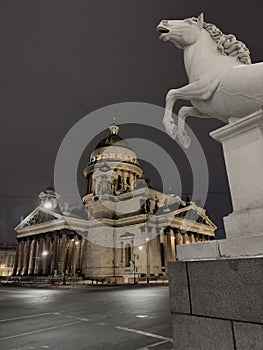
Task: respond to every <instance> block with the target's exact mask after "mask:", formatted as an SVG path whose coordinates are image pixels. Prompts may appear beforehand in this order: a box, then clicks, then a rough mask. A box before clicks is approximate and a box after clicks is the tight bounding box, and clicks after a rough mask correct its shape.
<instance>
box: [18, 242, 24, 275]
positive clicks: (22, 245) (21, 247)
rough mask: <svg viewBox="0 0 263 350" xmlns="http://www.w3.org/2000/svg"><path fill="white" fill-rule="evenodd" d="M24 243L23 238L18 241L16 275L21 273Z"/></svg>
mask: <svg viewBox="0 0 263 350" xmlns="http://www.w3.org/2000/svg"><path fill="white" fill-rule="evenodd" d="M24 244H25V242H24V241H23V240H21V241H20V244H19V254H18V256H19V258H18V268H17V274H18V275H21V273H22V269H23V259H24V254H23V252H24Z"/></svg>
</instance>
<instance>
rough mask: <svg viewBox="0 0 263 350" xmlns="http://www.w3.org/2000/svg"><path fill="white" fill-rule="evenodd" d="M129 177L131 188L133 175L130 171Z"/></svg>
mask: <svg viewBox="0 0 263 350" xmlns="http://www.w3.org/2000/svg"><path fill="white" fill-rule="evenodd" d="M129 179H130V186H131V190H132V189H133V183H134V175H133V173H132V172H131V171H130V173H129Z"/></svg>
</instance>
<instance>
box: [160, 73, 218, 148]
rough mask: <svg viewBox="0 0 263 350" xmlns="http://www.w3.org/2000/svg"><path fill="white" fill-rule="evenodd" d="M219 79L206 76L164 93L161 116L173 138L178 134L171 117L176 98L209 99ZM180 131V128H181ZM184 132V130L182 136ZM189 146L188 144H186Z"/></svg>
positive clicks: (166, 129)
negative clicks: (163, 110) (164, 100)
mask: <svg viewBox="0 0 263 350" xmlns="http://www.w3.org/2000/svg"><path fill="white" fill-rule="evenodd" d="M218 83H219V81H217V80H214V81H211V79H210V78H209V77H208V76H206V75H205V76H203V77H202V78H200V79H198V80H196V81H194V82H193V83H191V84H189V85H186V86H183V87H181V88H178V89H171V90H169V91H168V93H167V95H166V104H165V113H164V118H163V125H164V127H165V131H166V132H167V134H168V135H169V136H170V137H171V138H172V139H174V140H175V138H176V136H177V135H178V127H177V126H176V125H175V123H174V119H173V116H172V115H173V107H174V104H175V102H176V100H178V99H184V100H203V101H205V100H209V99H210V98H211V96H212V95H213V93H214V92H215V90H216V88H217V86H218ZM181 133H182V129H181ZM185 135H186V133H185V132H184V136H185ZM188 147H189V146H188Z"/></svg>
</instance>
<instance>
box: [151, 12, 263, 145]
mask: <svg viewBox="0 0 263 350" xmlns="http://www.w3.org/2000/svg"><path fill="white" fill-rule="evenodd" d="M157 30H158V32H159V33H160V39H161V40H163V41H171V42H172V43H173V44H174V45H175V46H176V47H178V48H179V49H183V50H184V64H185V68H186V73H187V76H188V79H189V84H188V85H186V86H183V87H180V88H176V89H171V90H169V91H168V93H167V95H166V106H165V114H164V118H163V124H164V127H165V130H166V132H167V133H168V135H169V136H170V137H171V138H173V139H174V140H175V139H178V140H179V142H180V143H181V144H182V145H183V147H184V148H189V146H190V144H191V139H190V137H189V136H188V135H187V133H186V131H185V119H186V118H187V116H192V117H199V118H217V119H220V120H222V121H223V122H224V123H232V122H234V121H236V120H237V119H240V118H243V117H245V116H247V115H248V114H251V113H253V112H256V111H258V110H259V109H261V107H262V105H263V63H256V64H251V59H250V53H249V50H248V48H247V47H246V45H245V44H244V43H242V42H240V41H238V40H237V39H236V37H235V36H234V35H232V34H230V35H226V34H223V33H222V32H221V31H220V30H219V29H218V28H217V27H216V26H215V25H214V24H210V23H206V22H204V19H203V14H201V15H200V16H199V17H198V18H194V17H193V18H187V19H184V20H163V21H161V22H160V23H159V25H158V26H157ZM178 99H183V100H190V101H191V103H192V107H187V106H184V107H182V108H181V109H180V110H179V112H178V125H176V124H175V123H174V119H173V116H172V113H173V107H174V104H175V102H176V100H178Z"/></svg>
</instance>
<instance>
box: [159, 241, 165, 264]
mask: <svg viewBox="0 0 263 350" xmlns="http://www.w3.org/2000/svg"><path fill="white" fill-rule="evenodd" d="M160 254H161V265H162V267H165V255H164V244H163V243H160Z"/></svg>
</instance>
